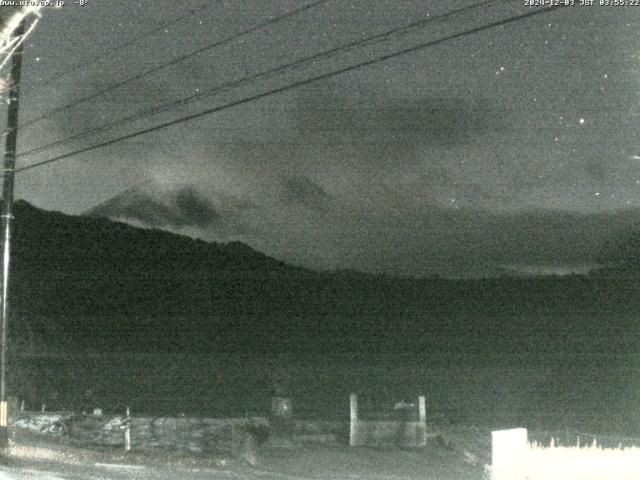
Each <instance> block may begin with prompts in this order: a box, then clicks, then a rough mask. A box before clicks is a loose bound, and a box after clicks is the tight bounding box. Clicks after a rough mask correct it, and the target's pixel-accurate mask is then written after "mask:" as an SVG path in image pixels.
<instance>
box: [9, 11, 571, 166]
mask: <svg viewBox="0 0 640 480" xmlns="http://www.w3.org/2000/svg"><path fill="white" fill-rule="evenodd" d="M563 7H564V6H563V5H558V6H551V7H545V8H541V9H537V10H532V11H529V12H527V13H523V14H520V15H514V16H511V17H508V18H506V19H502V20H497V21H495V22H491V23H489V24H486V25H482V26H479V27H474V28H471V29H469V30H464V31H462V32H458V33H454V34H451V35H448V36H446V37H442V38H439V39H436V40H431V41H428V42H424V43H421V44H418V45H414V46H412V47H408V48H405V49H402V50H399V51H397V52H393V53H389V54H386V55H383V56H380V57H377V58H374V59H371V60H365V61H363V62H360V63H357V64H354V65H350V66H347V67H343V68H339V69H337V70H333V71H331V72H327V73H323V74H320V75H317V76H315V77H311V78H307V79H304V80H299V81H297V82H294V83H291V84H289V85H285V86H283V87H279V88H275V89H273V90H269V91H267V92H263V93H259V94H256V95H252V96H250V97H246V98H243V99H241V100H236V101H234V102H231V103H227V104H225V105H221V106H218V107H214V108H210V109H207V110H204V111H202V112H198V113H194V114H191V115H187V116H185V117H181V118H178V119H176V120H172V121H169V122H166V123H162V124H160V125H156V126H153V127H149V128H145V129H143V130H139V131H137V132H133V133H129V134H127V135H123V136H120V137H117V138H113V139H111V140H108V141H105V142H101V143H98V144H95V145H91V146H89V147H85V148H82V149H79V150H75V151H72V152H69V153H65V154H63V155H59V156H57V157H53V158H50V159H48V160H43V161H41V162H36V163H33V164H31V165H27V166H25V167H21V168H18V169H16V173H18V172H23V171H26V170H31V169H34V168H38V167H41V166H43V165H48V164H50V163H54V162H59V161H61V160H64V159H67V158H69V157H73V156H75V155H79V154H81V153H86V152H90V151H92V150H97V149H99V148H103V147H107V146H109V145H113V144H116V143H120V142H123V141H126V140H130V139H132V138H136V137H139V136H142V135H145V134H147V133H151V132H154V131H156V130H161V129H164V128H167V127H171V126H174V125H178V124H181V123H185V122H188V121H190V120H195V119H197V118H200V117H204V116H206V115H211V114H214V113H217V112H220V111H222V110H226V109H228V108H232V107H236V106H238V105H243V104H245V103H249V102H252V101H255V100H260V99H262V98H266V97H269V96H271V95H276V94H278V93H283V92H286V91H288V90H293V89H295V88H298V87H302V86H304V85H308V84H310V83H314V82H317V81H320V80H326V79H328V78H331V77H334V76H337V75H341V74H343V73H347V72H350V71H353V70H357V69H360V68H363V67H368V66H370V65H375V64H377V63H381V62H385V61H387V60H390V59H392V58H397V57H400V56H402V55H407V54H409V53H412V52H416V51H418V50H422V49H425V48H428V47H432V46H435V45H439V44H441V43H445V42H447V41H449V40H454V39H457V38H461V37H465V36H469V35H473V34H476V33H479V32H482V31H484V30H488V29H491V28H496V27H500V26H503V25H507V24H509V23H513V22H516V21H519V20H524V19H526V18H530V17H533V16H536V15H540V14H543V13H548V12H551V11H553V10H557V9H559V8H563Z"/></svg>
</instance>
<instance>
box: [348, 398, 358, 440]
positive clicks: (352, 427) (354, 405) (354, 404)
mask: <svg viewBox="0 0 640 480" xmlns="http://www.w3.org/2000/svg"><path fill="white" fill-rule="evenodd" d="M349 404H350V409H351V417H350V418H351V421H350V423H349V446H351V447H353V446H354V445H355V444H356V424H357V423H358V395H356V394H355V393H352V394H351V395H350V396H349Z"/></svg>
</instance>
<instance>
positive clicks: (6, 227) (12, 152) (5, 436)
mask: <svg viewBox="0 0 640 480" xmlns="http://www.w3.org/2000/svg"><path fill="white" fill-rule="evenodd" d="M24 32H25V21H24V20H23V21H22V22H20V25H19V26H18V28H17V29H16V30H15V32H14V37H20V36H22V35H23V34H24ZM22 47H23V44H22V43H20V45H19V46H18V48H17V49H16V51H15V52H14V53H13V58H12V59H11V75H10V78H9V85H10V90H9V108H8V113H7V127H6V131H5V136H6V144H5V151H4V168H3V182H2V235H3V238H2V299H1V301H2V308H1V311H0V313H1V315H2V318H1V325H0V448H7V447H8V446H9V427H8V422H7V413H8V412H7V380H6V369H7V327H8V323H9V254H10V246H11V220H12V218H13V183H14V175H15V167H16V144H17V139H18V99H19V97H20V74H21V70H22Z"/></svg>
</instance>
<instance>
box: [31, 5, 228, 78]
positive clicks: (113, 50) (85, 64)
mask: <svg viewBox="0 0 640 480" xmlns="http://www.w3.org/2000/svg"><path fill="white" fill-rule="evenodd" d="M220 1H221V0H218V2H217V3H220ZM213 5H214V4H212V3H211V4H209V5H206V6H204V7H200V8H196V9H191V10H189V12H187V13H185V14H184V15H181V16H179V17H177V18H174V19H173V20H169V21H168V22H165V23H162V24H160V25H158V26H156V27H154V28H152V29H151V30H148V31H146V32H144V33H142V34H141V35H138V36H136V37H134V38H132V39H131V40H129V41H127V42H124V43H121V44H119V45H117V46H115V47H114V48H111V49H107V50H104V51H102V52H100V53H98V54H96V55H94V56H93V57H89V58H88V59H86V60H83V61H82V62H78V63H76V64H74V65H71V66H70V67H68V68H67V69H66V70H65V71H64V72H58V73H54V74H53V75H51V76H50V77H48V78H45V79H43V80H41V83H51V82H55V81H56V80H60V79H61V78H64V77H66V76H68V75H70V74H71V73H75V72H76V71H77V70H78V69H80V68H86V67H88V66H90V65H92V64H94V63H97V62H98V61H99V60H101V59H102V58H104V57H108V56H109V55H112V54H114V53H117V52H119V51H121V50H124V49H126V48H128V47H130V46H131V45H134V44H136V43H138V42H139V41H140V40H143V39H145V38H147V37H150V36H151V35H153V34H155V33H157V32H160V31H162V30H166V29H167V28H169V27H170V26H172V25H175V24H177V23H180V22H181V21H182V20H184V19H185V18H188V17H190V16H192V15H195V14H196V13H199V12H203V11H205V10H208V9H209V8H212V7H213Z"/></svg>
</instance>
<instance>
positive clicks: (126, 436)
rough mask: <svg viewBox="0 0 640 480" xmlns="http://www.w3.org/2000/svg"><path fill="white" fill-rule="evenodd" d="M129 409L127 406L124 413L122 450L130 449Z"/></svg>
mask: <svg viewBox="0 0 640 480" xmlns="http://www.w3.org/2000/svg"><path fill="white" fill-rule="evenodd" d="M130 416H131V410H129V407H127V413H126V415H125V418H124V421H125V427H124V451H125V452H129V451H131V418H130Z"/></svg>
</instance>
